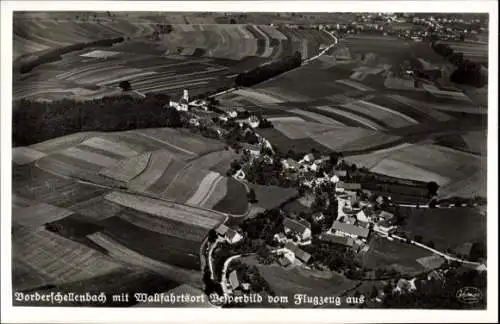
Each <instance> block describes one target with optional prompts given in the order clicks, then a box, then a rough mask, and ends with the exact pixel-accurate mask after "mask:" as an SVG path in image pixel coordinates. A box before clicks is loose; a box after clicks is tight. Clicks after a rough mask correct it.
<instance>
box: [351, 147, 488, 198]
mask: <svg viewBox="0 0 500 324" xmlns="http://www.w3.org/2000/svg"><path fill="white" fill-rule="evenodd" d="M347 160H348V161H351V162H354V163H356V164H358V165H362V166H365V167H367V168H369V169H370V170H371V171H373V172H376V173H381V174H385V175H389V176H393V177H396V178H407V179H413V180H419V181H436V182H437V183H438V184H439V185H440V186H441V189H440V193H441V194H442V195H459V196H460V195H462V194H463V193H472V192H475V194H476V195H480V196H481V195H482V196H485V194H486V187H485V186H486V179H485V177H484V170H485V160H484V159H483V158H482V157H480V156H477V155H473V154H470V153H464V152H461V151H457V150H452V149H449V148H446V147H443V146H438V145H428V144H423V145H420V144H417V145H401V146H400V147H399V148H394V149H393V150H390V149H389V150H380V152H373V153H371V154H366V155H357V156H356V155H354V156H350V157H348V158H347ZM457 183H460V186H459V185H457Z"/></svg>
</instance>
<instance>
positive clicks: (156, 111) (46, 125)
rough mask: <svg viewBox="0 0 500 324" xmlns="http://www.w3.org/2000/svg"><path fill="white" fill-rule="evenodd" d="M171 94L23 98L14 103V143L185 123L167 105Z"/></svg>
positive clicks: (175, 111)
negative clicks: (86, 98)
mask: <svg viewBox="0 0 500 324" xmlns="http://www.w3.org/2000/svg"><path fill="white" fill-rule="evenodd" d="M168 102H169V97H168V96H166V95H161V94H148V95H147V96H146V97H145V98H132V97H130V96H127V95H123V96H116V97H104V98H101V99H95V100H90V101H85V102H83V101H76V100H70V99H64V100H60V101H54V102H38V101H32V100H25V99H22V100H20V101H16V102H15V103H14V109H13V114H12V128H13V138H12V140H13V144H14V146H26V145H31V144H34V143H37V142H42V141H45V140H48V139H51V138H55V137H59V136H64V135H68V134H72V133H76V132H82V131H124V130H129V129H137V128H151V127H182V125H183V122H182V116H181V113H180V112H178V111H177V110H175V109H166V108H164V105H165V104H168Z"/></svg>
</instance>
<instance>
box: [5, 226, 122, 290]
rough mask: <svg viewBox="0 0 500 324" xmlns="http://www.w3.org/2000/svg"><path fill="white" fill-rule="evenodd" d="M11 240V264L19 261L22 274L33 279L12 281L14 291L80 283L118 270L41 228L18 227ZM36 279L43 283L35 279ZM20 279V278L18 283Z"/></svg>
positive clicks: (99, 256)
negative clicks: (27, 273) (18, 281)
mask: <svg viewBox="0 0 500 324" xmlns="http://www.w3.org/2000/svg"><path fill="white" fill-rule="evenodd" d="M12 237H13V241H12V255H13V260H14V261H13V263H14V264H16V263H17V262H16V261H17V260H19V264H20V270H21V271H22V270H23V268H24V271H29V272H32V276H33V278H32V279H31V280H33V282H20V283H17V282H15V281H14V287H15V288H14V289H16V288H17V289H28V288H35V287H38V286H43V285H46V284H61V283H66V282H72V281H78V280H83V279H87V278H92V277H95V276H99V275H103V274H106V273H109V272H111V271H113V270H116V269H118V268H120V267H121V266H120V265H119V264H118V263H116V262H114V261H113V260H111V259H109V258H108V257H106V256H105V255H103V254H101V253H99V252H97V251H95V250H92V249H90V248H88V247H86V246H84V245H82V244H79V243H76V242H73V241H71V240H68V239H65V238H63V237H61V236H59V235H57V234H54V233H52V232H49V231H47V230H45V229H43V228H38V229H27V228H25V227H22V226H21V227H19V226H18V227H16V229H15V230H14V232H13V235H12ZM28 269H29V270H28ZM36 276H39V277H40V279H42V278H45V280H43V279H42V280H38V279H36V278H35V277H36ZM14 277H15V278H16V276H14ZM23 278H24V277H21V276H20V280H22V279H23ZM31 280H30V281H31ZM17 285H19V287H18V286H17Z"/></svg>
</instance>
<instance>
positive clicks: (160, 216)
mask: <svg viewBox="0 0 500 324" xmlns="http://www.w3.org/2000/svg"><path fill="white" fill-rule="evenodd" d="M141 134H142V135H141ZM143 135H144V136H143ZM223 146H224V145H223V144H222V143H221V142H218V141H214V140H209V139H205V138H202V137H198V136H196V135H192V134H191V133H189V132H186V131H182V130H181V131H177V130H169V129H148V130H134V131H127V132H114V133H113V132H111V133H96V132H93V133H83V134H73V135H69V136H67V137H61V138H55V139H52V140H49V141H47V142H42V143H37V144H35V145H33V146H32V147H20V148H17V151H18V152H19V153H18V155H20V156H22V155H24V156H28V155H29V156H30V158H29V159H28V158H24V157H22V158H14V163H13V165H12V167H13V246H14V248H13V258H14V264H15V266H14V278H15V285H16V286H15V287H20V289H31V288H36V289H37V290H40V289H42V288H40V287H45V286H46V287H49V286H47V285H55V286H56V287H59V285H62V284H65V283H71V285H72V284H75V285H78V284H77V283H78V282H79V283H81V285H84V284H85V282H93V283H94V284H95V285H104V286H105V287H108V285H111V282H110V281H109V280H110V279H105V278H107V277H106V276H108V275H110V276H111V274H112V273H119V272H120V271H122V272H123V271H125V272H123V273H124V276H127V278H128V276H129V275H128V274H126V273H129V272H127V271H128V270H126V269H129V268H130V267H131V268H133V269H137V270H134V271H138V274H136V275H132V274H130V276H132V277H137V278H143V277H144V278H145V277H147V276H145V275H143V274H141V273H142V272H141V271H145V272H154V273H156V274H157V275H158V276H160V277H163V278H165V283H167V282H170V283H172V282H179V283H184V282H185V283H188V284H191V285H194V286H196V287H201V282H200V280H201V275H200V273H199V269H200V260H199V251H200V244H201V242H202V241H203V240H204V239H205V237H206V235H207V233H208V231H209V230H211V229H213V228H215V227H217V226H218V225H219V224H221V223H222V222H224V221H225V220H226V218H227V217H228V216H230V213H235V214H238V215H241V214H244V213H245V212H246V211H247V207H248V203H247V193H246V190H245V187H244V186H243V185H242V184H240V183H238V182H236V181H235V180H234V179H232V178H227V177H225V176H222V175H221V174H220V173H217V172H215V171H210V170H209V169H208V168H210V169H217V168H223V167H224V168H226V167H227V166H228V164H229V163H230V161H231V160H232V159H234V158H235V155H234V153H231V151H225V150H223ZM219 150H222V151H219ZM35 151H36V152H39V153H40V154H33V153H32V152H35ZM16 162H17V163H16ZM203 167H206V168H207V169H205V168H203ZM176 177H177V180H175V179H174V178H176ZM169 186H172V188H171V189H170V190H167V188H168V187H169ZM162 188H164V191H162ZM158 193H161V194H158ZM180 193H181V195H180ZM188 193H189V194H188ZM158 198H160V199H163V200H160V199H158ZM174 201H176V202H174ZM184 204H186V205H184ZM211 208H214V209H215V210H222V211H223V212H224V213H221V212H217V211H214V210H210V209H211ZM45 227H47V228H49V229H50V230H51V231H54V232H51V231H48V230H46V229H45ZM48 255H50V257H49V256H48ZM54 258H55V259H54ZM124 269H125V270H124ZM120 273H121V272H120ZM134 273H136V272H134ZM138 280H139V279H138ZM141 280H143V279H141ZM144 280H145V279H144ZM141 282H142V281H141ZM71 285H70V286H64V287H72V286H71ZM111 286H112V287H114V288H113V289H116V290H120V289H121V288H120V287H116V283H115V284H113V285H111ZM111 286H110V287H111ZM37 287H38V288H37ZM50 287H52V286H50ZM61 287H63V286H61ZM43 289H45V288H43ZM47 289H49V288H47ZM61 289H62V288H61ZM68 289H69V288H68ZM123 289H126V287H123Z"/></svg>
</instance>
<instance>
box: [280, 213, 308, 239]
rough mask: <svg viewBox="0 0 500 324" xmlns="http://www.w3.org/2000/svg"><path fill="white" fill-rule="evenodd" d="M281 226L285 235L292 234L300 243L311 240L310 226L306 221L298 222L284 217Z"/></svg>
mask: <svg viewBox="0 0 500 324" xmlns="http://www.w3.org/2000/svg"><path fill="white" fill-rule="evenodd" d="M283 226H284V227H285V233H286V234H289V233H290V234H294V235H296V236H297V238H298V239H300V240H302V241H307V240H309V239H310V238H311V226H310V225H309V224H307V222H306V221H298V220H295V219H291V218H288V217H285V218H284V219H283Z"/></svg>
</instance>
